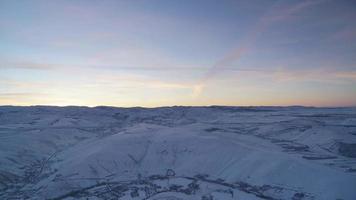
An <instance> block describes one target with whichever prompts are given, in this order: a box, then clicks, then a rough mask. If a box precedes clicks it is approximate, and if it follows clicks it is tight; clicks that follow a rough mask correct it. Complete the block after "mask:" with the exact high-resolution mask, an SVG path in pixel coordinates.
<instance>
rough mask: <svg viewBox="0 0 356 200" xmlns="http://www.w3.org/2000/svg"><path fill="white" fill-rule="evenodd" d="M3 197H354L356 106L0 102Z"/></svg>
mask: <svg viewBox="0 0 356 200" xmlns="http://www.w3.org/2000/svg"><path fill="white" fill-rule="evenodd" d="M0 199H83V200H84V199H147V200H153V199H157V200H158V199H162V200H163V199H166V200H178V199H184V200H189V199H197V200H212V199H219V200H226V199H239V200H250V199H293V200H301V199H307V200H309V199H321V200H328V199H333V200H335V199H344V200H354V199H356V108H304V107H167V108H155V109H144V108H127V109H125V108H112V107H96V108H87V107H63V108H61V107H44V106H37V107H10V106H9V107H8V106H3V107H0Z"/></svg>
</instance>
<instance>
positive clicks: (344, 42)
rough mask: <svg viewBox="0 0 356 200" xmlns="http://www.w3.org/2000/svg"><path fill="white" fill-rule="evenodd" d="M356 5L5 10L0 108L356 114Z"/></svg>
mask: <svg viewBox="0 0 356 200" xmlns="http://www.w3.org/2000/svg"><path fill="white" fill-rule="evenodd" d="M355 19H356V3H355V1H352V0H349V1H346V0H345V1H344V0H315V1H292V0H291V1H282V0H280V1H273V0H270V1H267V0H256V1H255V0H246V1H238V0H231V1H223V0H215V1H211V0H201V1H194V0H180V1H173V0H172V1H166V0H161V1H158V0H138V1H109V0H104V1H102V0H101V1H93V0H92V1H69V0H68V1H64V0H63V1H60V0H55V1H44V0H43V1H33V0H27V1H25V0H18V1H12V0H0V104H13V105H34V104H47V105H88V106H95V105H113V106H149V107H151V106H165V105H212V104H221V105H314V106H355V105H356V20H355Z"/></svg>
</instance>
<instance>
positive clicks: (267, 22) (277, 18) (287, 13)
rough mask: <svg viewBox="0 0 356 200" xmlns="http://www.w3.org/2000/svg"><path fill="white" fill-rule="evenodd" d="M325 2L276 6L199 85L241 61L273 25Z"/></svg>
mask: <svg viewBox="0 0 356 200" xmlns="http://www.w3.org/2000/svg"><path fill="white" fill-rule="evenodd" d="M322 2H325V0H315V1H302V2H299V3H297V4H293V5H280V4H274V5H273V6H272V7H271V8H270V9H269V10H268V11H267V12H266V13H265V14H264V15H263V16H262V17H261V18H260V19H259V21H258V22H257V23H256V25H255V26H254V27H253V28H252V29H251V31H250V32H249V33H248V35H247V36H246V37H245V38H244V39H243V40H242V42H241V43H240V46H238V47H237V48H236V49H235V50H234V51H232V52H230V53H228V54H227V55H226V56H225V57H223V58H222V59H221V60H219V61H217V62H216V63H215V64H214V65H213V66H212V67H211V68H210V69H209V70H208V72H207V73H206V74H205V75H204V76H203V78H202V79H201V80H200V81H199V85H205V83H206V82H207V81H209V80H210V79H211V78H212V77H213V76H215V75H216V74H217V73H219V72H221V71H222V70H223V69H224V68H225V67H226V66H228V65H230V64H231V63H233V62H236V61H237V60H239V59H240V58H241V57H242V56H243V55H244V54H246V53H247V52H248V51H249V49H250V48H251V47H252V46H254V45H256V44H255V43H256V40H257V38H258V37H259V35H260V34H261V33H262V32H264V31H266V29H268V27H269V26H271V25H272V24H273V23H277V22H282V21H284V20H286V19H288V18H290V17H291V16H292V15H293V14H296V13H298V12H300V11H301V10H303V9H306V8H308V7H311V6H315V5H318V4H320V3H322Z"/></svg>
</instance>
